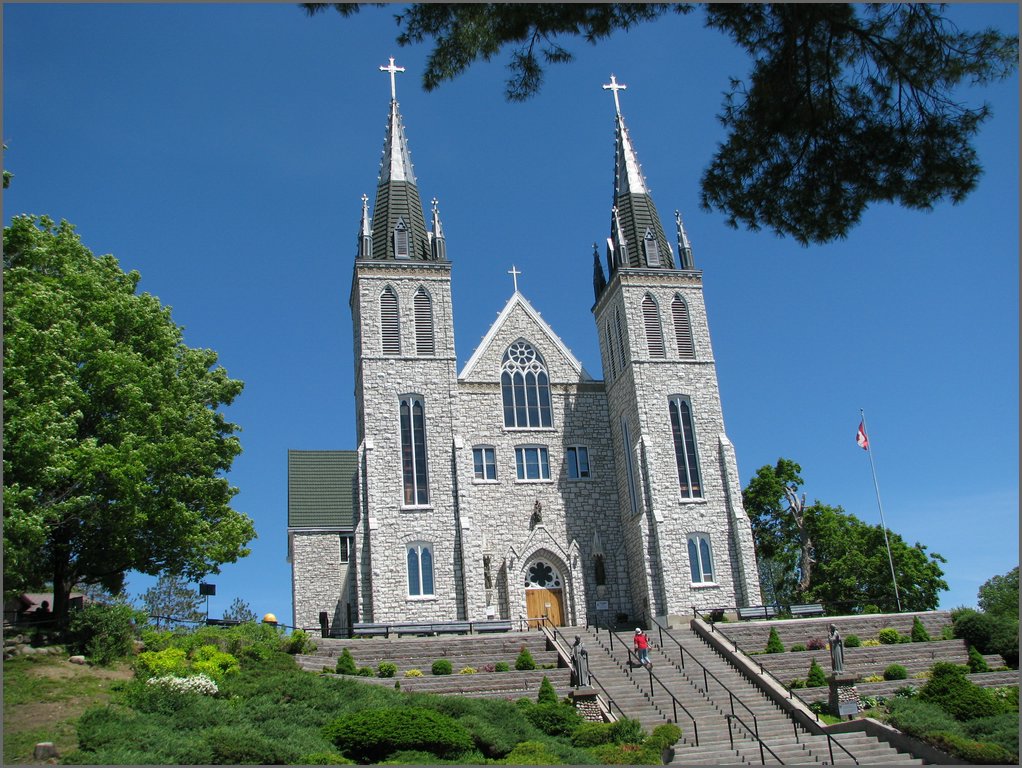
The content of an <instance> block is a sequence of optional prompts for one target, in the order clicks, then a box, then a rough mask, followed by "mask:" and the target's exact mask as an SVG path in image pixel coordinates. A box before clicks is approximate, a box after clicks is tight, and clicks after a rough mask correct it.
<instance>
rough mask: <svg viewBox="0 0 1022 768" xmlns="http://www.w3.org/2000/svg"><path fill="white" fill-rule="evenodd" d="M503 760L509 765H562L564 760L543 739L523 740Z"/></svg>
mask: <svg viewBox="0 0 1022 768" xmlns="http://www.w3.org/2000/svg"><path fill="white" fill-rule="evenodd" d="M501 762H503V763H506V764H507V765H562V764H563V761H562V760H561V759H560V758H559V757H557V755H555V754H554V753H553V752H551V751H550V748H549V747H548V746H547V745H546V744H544V743H543V742H541V741H523V742H520V743H519V744H517V745H516V746H515V748H514V749H512V750H511V752H509V753H508V756H507V757H506V758H505V759H504V760H502V761H501Z"/></svg>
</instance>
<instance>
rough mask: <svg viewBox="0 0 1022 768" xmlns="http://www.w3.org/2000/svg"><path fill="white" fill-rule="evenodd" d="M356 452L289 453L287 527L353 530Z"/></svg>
mask: <svg viewBox="0 0 1022 768" xmlns="http://www.w3.org/2000/svg"><path fill="white" fill-rule="evenodd" d="M357 475H358V452H357V451H294V450H289V451H288V452H287V525H288V528H330V529H338V530H344V531H350V530H354V525H355V512H356V510H357V509H358V503H357V498H358V491H357V487H356V477H357Z"/></svg>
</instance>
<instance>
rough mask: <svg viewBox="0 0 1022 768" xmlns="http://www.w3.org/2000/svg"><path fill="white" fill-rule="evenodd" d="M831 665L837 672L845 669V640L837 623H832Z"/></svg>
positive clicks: (830, 638) (830, 639)
mask: <svg viewBox="0 0 1022 768" xmlns="http://www.w3.org/2000/svg"><path fill="white" fill-rule="evenodd" d="M828 640H829V641H830V666H831V669H832V670H833V671H834V673H835V674H840V673H841V672H844V671H845V641H844V640H842V639H841V633H840V632H838V629H837V624H831V625H830V636H829V637H828Z"/></svg>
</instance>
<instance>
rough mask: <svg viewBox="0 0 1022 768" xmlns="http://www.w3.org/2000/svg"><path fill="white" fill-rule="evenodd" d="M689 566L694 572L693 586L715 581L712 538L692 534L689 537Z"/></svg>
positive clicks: (703, 534)
mask: <svg viewBox="0 0 1022 768" xmlns="http://www.w3.org/2000/svg"><path fill="white" fill-rule="evenodd" d="M688 565H689V568H690V569H691V571H692V583H693V584H705V583H707V582H712V581H713V556H712V555H711V550H710V537H709V535H707V534H705V533H692V534H689V537H688Z"/></svg>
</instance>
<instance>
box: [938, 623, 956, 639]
mask: <svg viewBox="0 0 1022 768" xmlns="http://www.w3.org/2000/svg"><path fill="white" fill-rule="evenodd" d="M940 639H941V640H954V639H955V625H954V624H945V625H944V626H943V627H941V628H940Z"/></svg>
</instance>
